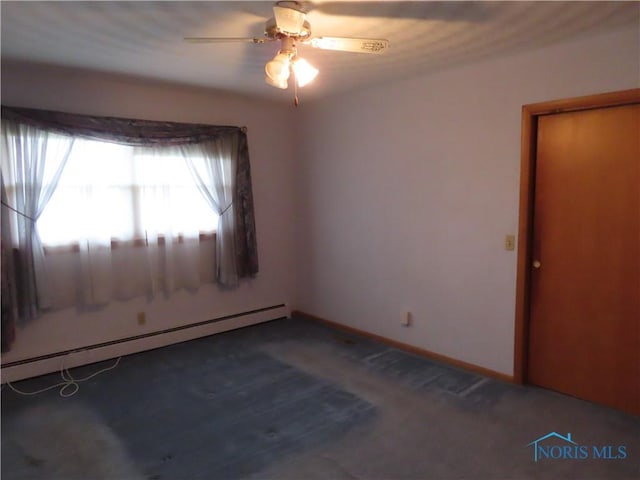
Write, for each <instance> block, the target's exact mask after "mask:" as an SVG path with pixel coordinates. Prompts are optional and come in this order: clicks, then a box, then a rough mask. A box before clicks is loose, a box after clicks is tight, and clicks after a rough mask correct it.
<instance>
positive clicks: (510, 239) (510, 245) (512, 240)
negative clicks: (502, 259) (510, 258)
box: [504, 235, 516, 250]
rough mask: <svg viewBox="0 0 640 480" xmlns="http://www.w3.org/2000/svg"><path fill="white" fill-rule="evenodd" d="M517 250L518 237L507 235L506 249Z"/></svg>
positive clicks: (505, 239)
mask: <svg viewBox="0 0 640 480" xmlns="http://www.w3.org/2000/svg"><path fill="white" fill-rule="evenodd" d="M515 248H516V236H515V235H507V236H506V237H504V249H505V250H515Z"/></svg>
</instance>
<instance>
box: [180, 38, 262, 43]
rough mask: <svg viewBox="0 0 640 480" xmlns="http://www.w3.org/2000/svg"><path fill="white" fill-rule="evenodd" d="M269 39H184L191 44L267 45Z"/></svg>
mask: <svg viewBox="0 0 640 480" xmlns="http://www.w3.org/2000/svg"><path fill="white" fill-rule="evenodd" d="M268 40H270V39H268V38H252V37H184V41H185V42H189V43H238V42H251V43H265V42H266V41H268Z"/></svg>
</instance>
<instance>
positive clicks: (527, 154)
mask: <svg viewBox="0 0 640 480" xmlns="http://www.w3.org/2000/svg"><path fill="white" fill-rule="evenodd" d="M635 103H640V88H634V89H631V90H623V91H617V92H609V93H602V94H597V95H589V96H584V97H575V98H568V99H562V100H552V101H549V102H542V103H533V104H529V105H523V107H522V124H521V128H522V135H521V144H520V206H519V210H518V218H519V220H518V259H517V265H516V268H517V273H516V311H515V343H514V357H513V358H514V366H513V380H514V382H515V383H520V384H524V383H527V365H528V361H529V352H528V345H529V301H530V298H529V291H530V277H531V268H530V265H531V254H532V253H531V250H532V246H533V242H532V236H533V205H534V203H533V200H534V192H535V161H536V143H537V133H538V117H540V116H542V115H552V114H556V113H564V112H572V111H578V110H588V109H594V108H604V107H615V106H621V105H630V104H635Z"/></svg>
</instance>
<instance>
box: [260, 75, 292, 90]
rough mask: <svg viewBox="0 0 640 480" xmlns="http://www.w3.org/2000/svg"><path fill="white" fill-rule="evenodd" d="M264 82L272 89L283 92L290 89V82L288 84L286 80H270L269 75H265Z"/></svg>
mask: <svg viewBox="0 0 640 480" xmlns="http://www.w3.org/2000/svg"><path fill="white" fill-rule="evenodd" d="M264 81H265V82H267V83H268V84H269V85H271V86H272V87H276V88H281V89H282V90H286V89H287V88H289V82H287V79H286V78H280V79H273V78H270V77H269V75H265V77H264Z"/></svg>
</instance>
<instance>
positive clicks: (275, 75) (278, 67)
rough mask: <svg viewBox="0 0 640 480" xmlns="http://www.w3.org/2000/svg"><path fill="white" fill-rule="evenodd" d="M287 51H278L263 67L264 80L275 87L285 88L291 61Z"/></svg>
mask: <svg viewBox="0 0 640 480" xmlns="http://www.w3.org/2000/svg"><path fill="white" fill-rule="evenodd" d="M289 56H290V55H289V54H288V53H282V52H278V54H277V55H276V56H275V57H273V60H270V61H269V62H267V64H266V65H265V67H264V72H265V73H266V77H265V81H266V82H267V83H268V84H269V85H272V86H274V87H277V88H283V89H284V88H287V87H288V84H287V80H288V79H289V69H290V66H291V61H290V59H289Z"/></svg>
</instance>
